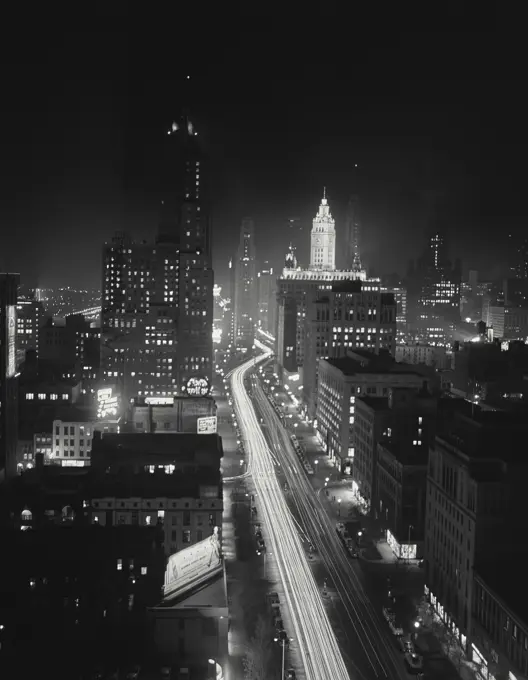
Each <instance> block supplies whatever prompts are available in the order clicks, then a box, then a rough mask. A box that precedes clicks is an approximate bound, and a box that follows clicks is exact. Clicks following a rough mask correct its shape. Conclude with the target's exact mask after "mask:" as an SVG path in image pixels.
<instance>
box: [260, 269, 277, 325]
mask: <svg viewBox="0 0 528 680" xmlns="http://www.w3.org/2000/svg"><path fill="white" fill-rule="evenodd" d="M274 312H275V278H274V276H273V267H270V265H269V262H265V263H264V265H263V267H262V269H261V270H260V271H259V273H258V315H257V326H258V328H262V330H264V331H266V332H267V333H272V334H273V333H274V332H275V323H274V321H275V319H274Z"/></svg>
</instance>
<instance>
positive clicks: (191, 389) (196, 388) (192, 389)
mask: <svg viewBox="0 0 528 680" xmlns="http://www.w3.org/2000/svg"><path fill="white" fill-rule="evenodd" d="M185 391H186V392H187V394H188V395H189V396H190V397H206V396H207V395H208V394H209V392H210V391H211V386H210V385H209V380H207V378H189V380H188V381H187V384H186V385H185Z"/></svg>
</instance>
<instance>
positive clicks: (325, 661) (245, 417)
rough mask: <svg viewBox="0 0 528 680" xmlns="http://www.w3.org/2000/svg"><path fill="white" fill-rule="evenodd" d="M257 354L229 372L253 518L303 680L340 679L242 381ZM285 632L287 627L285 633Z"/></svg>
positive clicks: (273, 461)
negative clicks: (278, 586) (274, 574)
mask: <svg viewBox="0 0 528 680" xmlns="http://www.w3.org/2000/svg"><path fill="white" fill-rule="evenodd" d="M267 357H268V355H267V354H263V355H261V356H260V357H258V358H257V359H256V360H253V359H251V360H249V361H248V362H246V363H245V364H243V365H242V366H240V367H238V368H236V369H235V370H234V371H233V372H232V374H231V389H232V396H233V400H234V406H235V412H236V416H237V420H238V423H239V426H240V430H241V433H242V435H243V439H244V444H245V447H246V451H247V456H248V472H249V473H250V476H251V480H252V483H253V486H254V494H255V497H256V506H257V508H258V513H259V519H260V521H261V522H262V526H263V527H264V531H265V534H266V540H267V541H268V542H269V543H270V545H271V549H272V550H271V551H272V553H273V555H274V563H275V564H276V567H277V570H278V574H279V576H280V580H281V582H282V585H283V594H284V603H283V606H284V605H285V606H286V609H287V611H288V618H289V619H290V621H291V626H292V630H291V635H292V637H293V640H294V641H295V643H296V645H295V647H296V650H298V654H299V656H300V661H301V664H302V667H303V669H304V672H305V675H306V677H307V678H308V680H339V679H342V680H344V679H345V678H347V677H349V673H348V672H347V667H346V665H345V662H344V660H343V657H342V654H341V651H340V648H339V645H338V642H337V639H336V635H335V633H334V630H333V628H332V625H331V622H330V620H329V616H328V614H327V611H326V607H325V604H324V602H323V599H322V595H321V591H320V588H319V587H318V585H317V583H316V580H315V578H314V575H313V573H312V569H311V567H310V565H309V564H308V560H307V559H306V553H305V549H304V547H303V542H302V540H301V537H300V535H299V532H298V528H297V524H296V522H295V519H294V517H293V516H292V514H291V513H290V511H289V508H288V504H287V502H286V499H285V497H284V493H283V489H282V486H281V481H280V479H279V476H278V475H277V467H280V466H279V461H278V459H277V457H276V455H274V454H273V453H272V452H271V451H270V449H269V447H268V444H267V442H266V438H265V436H264V434H263V432H262V429H261V425H260V422H259V419H258V418H257V415H256V413H255V409H254V406H253V403H252V401H251V398H250V397H249V396H248V393H247V390H246V385H245V384H244V381H245V379H247V378H248V376H250V374H251V373H252V371H253V367H254V366H255V365H256V364H258V363H259V362H261V361H264V360H266V359H267ZM288 633H289V634H290V631H288Z"/></svg>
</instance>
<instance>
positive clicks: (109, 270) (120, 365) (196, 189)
mask: <svg viewBox="0 0 528 680" xmlns="http://www.w3.org/2000/svg"><path fill="white" fill-rule="evenodd" d="M167 137H168V140H167V145H166V157H165V163H164V167H163V171H162V183H163V186H162V195H163V199H162V203H161V218H160V224H159V229H158V235H157V238H156V242H155V244H146V243H142V244H137V243H133V242H132V241H131V240H130V238H129V237H128V236H127V235H125V234H118V235H117V236H116V237H115V238H114V239H113V240H112V242H111V243H108V244H106V245H105V247H104V250H103V287H102V290H103V301H102V323H101V330H102V343H101V345H102V361H101V364H102V370H103V376H104V379H105V382H106V383H108V384H115V385H116V386H117V387H118V389H119V391H120V392H121V394H122V395H123V396H124V397H125V399H126V400H127V401H129V400H131V399H133V398H135V397H137V396H140V397H171V396H175V395H181V394H185V393H186V387H187V383H188V381H189V380H190V379H191V378H205V380H206V381H207V382H209V383H210V382H211V379H212V354H213V349H212V342H213V341H212V332H213V286H214V276H213V270H212V266H211V232H210V221H209V211H208V209H207V207H206V205H205V204H204V201H203V194H202V173H203V164H204V155H203V153H202V150H201V147H200V145H199V140H198V138H197V137H198V131H197V130H196V129H195V127H194V125H193V123H192V121H191V120H190V118H189V116H188V115H187V114H185V115H183V116H182V117H181V119H180V121H179V122H174V123H173V124H172V126H171V127H170V129H169V130H168V131H167Z"/></svg>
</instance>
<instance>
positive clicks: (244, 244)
mask: <svg viewBox="0 0 528 680" xmlns="http://www.w3.org/2000/svg"><path fill="white" fill-rule="evenodd" d="M234 292H235V295H234V304H233V314H234V327H233V335H234V341H235V344H236V345H237V346H239V347H243V348H248V349H249V348H251V347H253V341H254V339H255V324H256V322H257V300H258V297H257V296H258V291H257V265H256V249H255V224H254V222H253V220H252V219H251V218H245V219H243V220H242V226H241V228H240V242H239V246H238V251H237V258H236V261H235V291H234Z"/></svg>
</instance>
